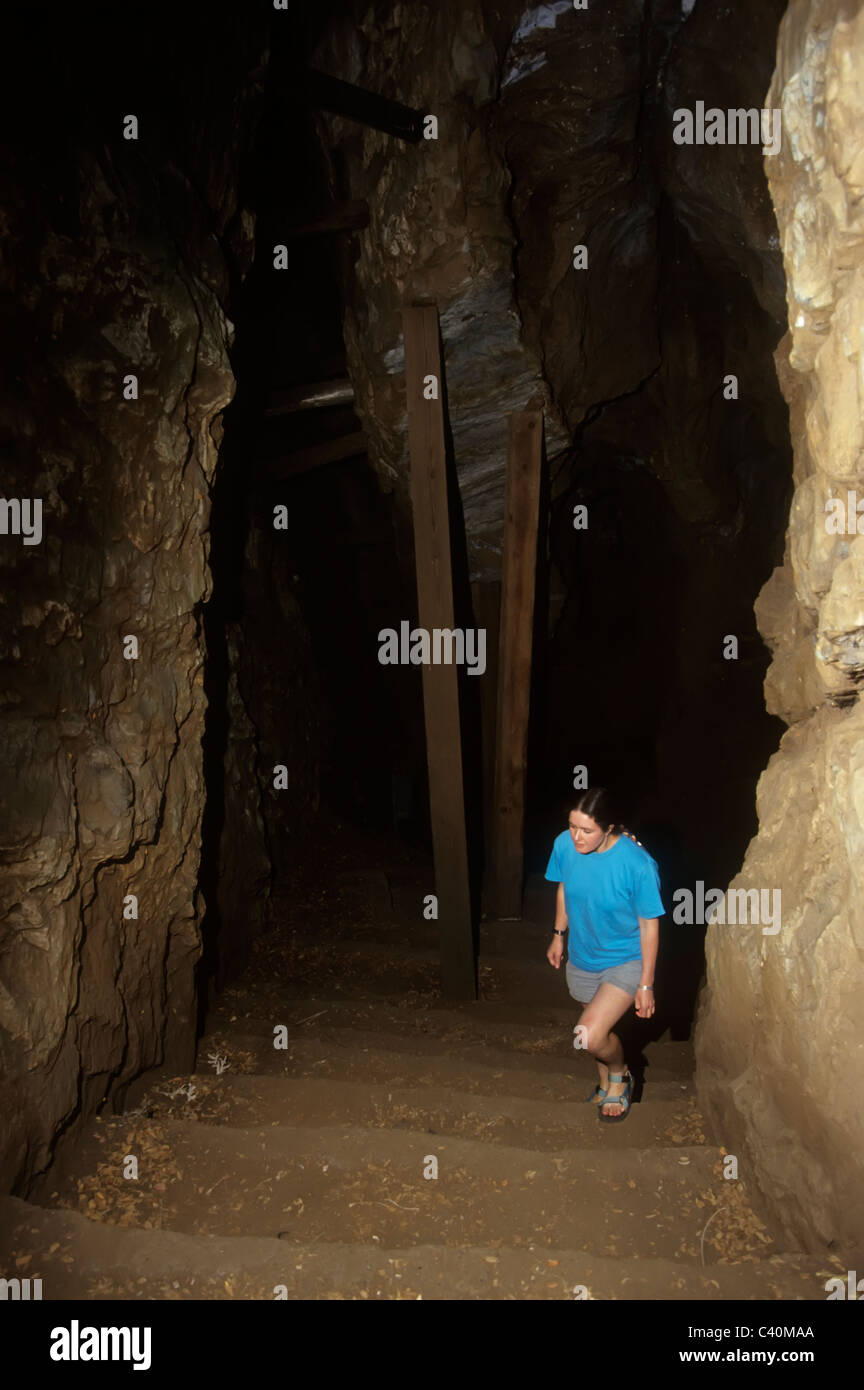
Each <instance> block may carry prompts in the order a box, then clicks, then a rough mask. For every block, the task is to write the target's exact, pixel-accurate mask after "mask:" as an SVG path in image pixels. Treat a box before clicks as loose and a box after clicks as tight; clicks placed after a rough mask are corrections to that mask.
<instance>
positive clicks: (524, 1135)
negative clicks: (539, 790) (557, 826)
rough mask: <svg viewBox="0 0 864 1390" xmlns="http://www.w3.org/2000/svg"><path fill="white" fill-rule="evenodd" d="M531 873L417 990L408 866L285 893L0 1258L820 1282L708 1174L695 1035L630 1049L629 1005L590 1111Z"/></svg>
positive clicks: (246, 1271) (48, 1285) (511, 1289)
mask: <svg viewBox="0 0 864 1390" xmlns="http://www.w3.org/2000/svg"><path fill="white" fill-rule="evenodd" d="M546 888H548V885H544V886H543V887H541V886H540V885H534V886H532V890H531V893H529V896H528V899H527V900H526V911H529V910H532V906H533V913H534V916H535V917H536V918H537V922H536V923H535V922H532V921H531V920H525V921H523V922H521V923H492V924H489V925H487V926H484V928H483V930H482V933H481V984H482V992H483V998H482V1000H481V1001H480V1002H477V1003H471V1004H452V1003H447V1002H445V1001H442V1000H441V998H440V996H439V994H438V990H437V957H436V951H435V947H436V940H437V925H436V924H435V923H434V922H429V923H427V922H422V923H421V924H418V922H417V917H418V911H417V902H418V901H422V893H423V892H424V891H427V890H425V889H424V888H423V885H422V882H421V881H420V879H419V878H418V877H417V875H416V871H415V872H409V871H405V870H403V871H402V872H401V874H400V873H398V872H395V871H394V873H393V874H391V875H389V876H386V877H385V876H384V875H369V876H366V879H365V881H363V882H361V883H360V885H359V888H358V889H357V892H356V893H355V899H356V902H355V907H354V909H353V911H352V912H350V913H349V914H347V915H348V917H349V918H350V920H344V921H343V926H342V929H341V931H339V932H338V933H337V932H334V931H331V930H327V931H325V932H322V931H321V930H320V928H319V929H317V930H313V929H312V927H311V926H310V925H309V921H310V919H309V917H308V915H307V916H306V918H305V920H303V921H295V922H293V923H292V922H291V921H290V911H289V910H288V909H289V907H290V904H289V901H288V899H285V900H284V901H283V903H282V905H281V909H278V907H277V917H278V916H279V915H280V911H281V913H282V918H283V923H282V928H281V930H279V931H274V932H272V933H270V934H268V935H267V936H266V937H264V938H262V940H261V941H260V942H259V947H260V949H258V950H256V954H255V958H254V960H253V962H252V964H251V965H250V968H249V969H248V970H247V972H246V974H245V975H244V977H243V979H242V980H241V981H240V982H239V983H238V984H237V985H236V986H235V987H233V988H231V989H228V990H226V991H225V992H224V993H223V994H222V995H221V996H219V997H218V999H217V1000H216V1002H215V1007H214V1008H213V1009H212V1011H211V1014H210V1016H209V1020H208V1026H207V1032H206V1035H205V1036H204V1038H202V1040H201V1042H200V1045H199V1051H198V1057H199V1061H198V1068H197V1070H196V1072H195V1074H194V1075H192V1076H189V1077H174V1078H161V1079H159V1080H157V1081H155V1082H154V1081H153V1080H152V1078H151V1079H150V1082H149V1083H148V1089H147V1090H146V1092H144V1093H143V1094H141V1095H139V1096H137V1097H134V1099H135V1100H136V1102H137V1103H135V1104H134V1106H133V1108H132V1109H131V1110H127V1112H126V1113H125V1114H123V1115H114V1116H106V1115H103V1116H100V1117H98V1118H97V1119H96V1120H95V1121H94V1122H93V1123H92V1124H91V1125H90V1127H89V1129H88V1131H87V1132H86V1134H85V1135H84V1136H82V1139H81V1141H80V1143H78V1144H77V1145H76V1146H75V1148H74V1152H70V1153H67V1154H65V1155H64V1156H63V1158H62V1159H61V1160H60V1161H59V1162H58V1163H57V1164H56V1165H55V1167H54V1169H53V1170H52V1171H51V1172H50V1173H49V1174H48V1175H47V1177H46V1179H45V1180H43V1181H42V1182H41V1183H40V1184H39V1186H38V1188H37V1189H35V1190H34V1191H33V1192H32V1193H31V1198H30V1201H28V1202H25V1201H22V1200H20V1199H17V1198H11V1197H10V1198H5V1199H3V1200H2V1202H0V1251H2V1265H3V1268H2V1269H0V1273H5V1275H6V1277H11V1276H13V1275H17V1276H19V1277H21V1278H27V1277H29V1278H31V1279H33V1278H36V1277H38V1278H41V1279H42V1281H43V1298H46V1299H47V1298H52V1299H66V1298H69V1299H81V1298H84V1299H115V1298H119V1299H149V1298H155V1299H160V1300H163V1299H199V1298H209V1299H219V1298H222V1299H225V1298H241V1299H270V1300H272V1299H274V1298H275V1297H279V1296H282V1297H287V1298H289V1299H420V1298H422V1299H477V1300H485V1299H499V1298H500V1299H567V1300H570V1299H573V1298H575V1297H580V1298H589V1299H706V1300H707V1299H740V1298H743V1299H818V1300H824V1298H825V1291H824V1282H825V1279H826V1278H827V1277H830V1276H831V1275H832V1274H836V1273H840V1274H843V1273H844V1272H845V1269H846V1265H845V1263H844V1262H843V1259H842V1256H839V1255H838V1256H835V1257H832V1258H831V1259H830V1261H829V1260H828V1257H818V1256H812V1255H807V1254H805V1253H803V1252H800V1251H790V1250H788V1249H780V1248H778V1247H777V1246H776V1245H775V1243H774V1240H773V1238H772V1233H771V1232H770V1230H768V1229H766V1228H765V1227H764V1226H763V1224H762V1222H761V1221H760V1220H759V1218H758V1216H757V1215H756V1213H755V1212H754V1211H753V1210H752V1208H751V1206H750V1203H749V1201H748V1197H747V1190H746V1183H745V1182H744V1181H738V1182H730V1181H726V1180H724V1178H723V1176H722V1156H723V1150H722V1148H721V1147H719V1145H718V1143H717V1142H716V1140H717V1136H709V1135H708V1134H707V1133H706V1129H705V1124H704V1121H703V1120H702V1117H701V1115H700V1114H699V1111H698V1106H697V1102H696V1097H695V1094H694V1089H693V1082H692V1074H693V1059H692V1054H691V1048H690V1044H689V1043H685V1042H672V1041H669V1040H668V1039H663V1038H660V1039H658V1040H656V1041H652V1042H646V1043H644V1044H643V1045H642V1047H641V1048H640V1046H639V1043H638V1039H639V1033H638V1029H639V1028H640V1026H642V1025H640V1024H639V1022H638V1021H636V1020H635V1019H632V1016H631V1022H630V1025H629V1028H628V1030H627V1034H626V1036H627V1039H628V1046H627V1052H628V1062H629V1063H630V1065H631V1068H632V1069H633V1070H634V1071H635V1072H636V1074H637V1088H636V1103H635V1104H634V1105H633V1107H632V1110H631V1113H630V1115H629V1117H628V1118H627V1120H626V1121H624V1122H623V1123H621V1124H617V1125H605V1124H601V1123H599V1121H598V1117H597V1113H596V1110H595V1107H594V1106H592V1105H586V1104H584V1103H583V1101H584V1099H585V1097H586V1096H587V1095H588V1094H589V1093H590V1091H591V1088H592V1085H593V1082H594V1079H595V1076H596V1071H595V1068H594V1066H593V1063H592V1062H591V1060H590V1058H588V1057H586V1056H585V1055H584V1054H582V1053H580V1052H577V1051H575V1050H574V1049H573V1046H572V1040H573V1027H574V1024H575V1021H576V1018H577V1016H578V1015H577V1010H576V1006H575V1005H573V1004H572V1002H571V1001H570V1000H569V996H568V995H567V992H566V986H565V983H564V979H563V971H562V972H561V973H560V974H558V973H556V972H554V971H553V970H552V969H551V968H550V967H549V965H548V964H547V962H546V961H545V958H544V953H545V949H546V945H547V944H548V940H549V930H548V925H542V923H543V922H545V921H546V920H547V918H548V912H547V911H546V910H545V907H546V904H545V899H544V898H543V896H542V895H543V892H544V889H546ZM532 894H533V895H534V896H533V898H532ZM356 903H360V904H361V907H357V906H356ZM409 921H410V923H411V926H410V928H409V927H408V926H407V925H406V923H407V922H409ZM409 941H410V945H408V944H407V943H408V942H409ZM274 1030H278V1031H274ZM631 1039H632V1041H630V1040H631ZM274 1041H275V1042H278V1043H281V1044H284V1045H283V1046H274ZM130 1157H134V1159H135V1160H136V1161H137V1172H138V1176H137V1178H133V1177H129V1176H124V1167H125V1169H126V1171H127V1172H128V1171H129V1159H130ZM436 1174H437V1175H436ZM826 1261H828V1262H826Z"/></svg>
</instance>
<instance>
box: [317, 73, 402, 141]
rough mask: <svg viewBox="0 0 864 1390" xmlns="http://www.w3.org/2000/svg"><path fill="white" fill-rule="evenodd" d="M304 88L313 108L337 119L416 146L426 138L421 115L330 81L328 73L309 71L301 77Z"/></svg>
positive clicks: (346, 84) (370, 93)
mask: <svg viewBox="0 0 864 1390" xmlns="http://www.w3.org/2000/svg"><path fill="white" fill-rule="evenodd" d="M301 86H302V89H303V92H304V94H305V98H306V101H307V102H308V103H309V105H310V106H317V107H320V108H321V110H323V111H332V112H334V113H335V114H336V115H338V116H346V117H347V118H348V120H349V121H359V122H360V124H361V125H369V126H372V128H373V129H374V130H383V131H385V132H386V134H387V135H395V136H396V137H397V138H398V139H400V140H408V141H410V142H411V143H412V144H416V142H417V141H418V140H422V138H423V116H424V113H423V112H422V111H415V110H414V109H413V107H411V106H403V104H402V103H401V102H400V101H390V100H389V98H387V97H382V96H379V95H378V93H377V92H367V91H365V90H364V89H363V88H362V87H355V86H354V85H353V83H351V82H343V81H342V80H341V79H340V78H338V77H330V76H329V74H328V73H326V72H318V71H316V69H315V68H307V69H306V70H305V72H304V73H303V74H302V77H301Z"/></svg>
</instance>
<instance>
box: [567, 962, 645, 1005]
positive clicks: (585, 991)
mask: <svg viewBox="0 0 864 1390" xmlns="http://www.w3.org/2000/svg"><path fill="white" fill-rule="evenodd" d="M564 973H565V975H566V977H567V988H568V989H569V991H570V993H571V995H572V997H573V998H574V999H575V1000H576V1001H577V1002H578V1003H579V1004H590V1003H591V1000H592V999H593V998H594V995H595V994H596V993H597V991H598V989H599V988H600V986H601V985H617V986H618V988H619V989H626V991H627V993H628V994H629V995H631V997H632V998H634V999H635V997H636V987H637V985H638V984H639V981H640V980H641V978H642V961H641V960H627V961H625V962H624V964H623V965H610V966H608V967H607V969H606V970H580V969H579V968H578V966H575V965H572V964H571V963H570V961H569V960H568V962H567V967H566V969H565V972H564Z"/></svg>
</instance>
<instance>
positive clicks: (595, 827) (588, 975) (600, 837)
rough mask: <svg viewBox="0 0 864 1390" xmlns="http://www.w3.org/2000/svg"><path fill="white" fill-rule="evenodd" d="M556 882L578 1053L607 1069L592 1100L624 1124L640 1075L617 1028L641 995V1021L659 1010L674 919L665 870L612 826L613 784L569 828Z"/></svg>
mask: <svg viewBox="0 0 864 1390" xmlns="http://www.w3.org/2000/svg"><path fill="white" fill-rule="evenodd" d="M546 877H547V879H549V880H550V881H551V882H552V883H557V884H558V900H557V906H556V910H555V935H554V937H553V939H552V944H551V946H550V947H549V949H548V951H547V952H546V959H547V960H548V961H549V964H550V965H553V966H554V967H555V969H556V970H558V969H560V966H561V958H562V956H563V954H564V934H565V932H566V931H568V930H569V932H570V937H569V941H568V960H567V968H566V972H565V973H566V977H567V986H568V988H569V990H570V993H571V995H572V996H573V998H574V999H575V1000H576V1001H577V1002H578V1003H580V1004H584V1005H585V1008H584V1009H583V1011H582V1014H581V1016H580V1018H579V1023H578V1024H577V1027H576V1030H575V1031H576V1034H577V1038H578V1044H577V1045H578V1046H581V1047H584V1048H585V1050H586V1052H589V1053H590V1054H591V1056H592V1057H593V1058H594V1059H595V1061H596V1062H597V1068H598V1071H599V1073H600V1082H599V1085H598V1086H597V1087H596V1088H595V1090H594V1091H593V1092H592V1094H591V1095H590V1096H589V1097H588V1100H589V1102H592V1103H593V1104H595V1105H597V1107H598V1109H599V1112H600V1119H601V1120H605V1121H607V1122H615V1121H620V1120H624V1119H626V1117H627V1114H628V1113H629V1110H630V1096H631V1091H632V1085H633V1078H632V1076H631V1075H630V1072H629V1071H628V1069H627V1066H626V1064H625V1061H624V1050H623V1048H622V1046H621V1040H620V1038H619V1037H618V1036H617V1035H616V1034H615V1033H613V1032H612V1031H611V1030H612V1028H613V1026H614V1025H615V1024H616V1023H617V1022H618V1020H619V1018H621V1017H622V1015H623V1014H625V1013H626V1012H627V1010H628V1009H629V1007H630V1004H631V1001H632V1000H633V999H634V998H635V1001H636V1015H637V1017H638V1018H651V1016H652V1014H653V1013H654V966H655V964H656V961H657V942H658V937H659V923H658V918H659V917H662V915H663V912H664V907H663V900H662V898H661V897H660V876H659V873H658V871H657V865H656V863H655V862H654V860H653V859H652V858H651V855H650V854H649V853H648V852H647V850H645V849H643V848H642V846H641V845H640V844H638V843H637V841H635V840H634V839H633V837H632V836H631V835H629V832H627V831H625V830H624V829H623V827H621V826H618V827H616V825H615V823H614V821H613V819H612V809H611V806H610V801H609V794H608V792H607V791H606V788H605V787H592V788H589V789H588V790H587V791H584V792H582V793H581V795H580V796H579V797H578V799H577V801H576V802H575V804H574V807H573V810H572V811H571V812H570V816H569V824H568V828H567V830H565V831H563V832H562V834H560V835H559V836H558V837H557V839H556V840H555V843H554V845H553V847H552V854H551V856H550V859H549V865H548V867H547V869H546Z"/></svg>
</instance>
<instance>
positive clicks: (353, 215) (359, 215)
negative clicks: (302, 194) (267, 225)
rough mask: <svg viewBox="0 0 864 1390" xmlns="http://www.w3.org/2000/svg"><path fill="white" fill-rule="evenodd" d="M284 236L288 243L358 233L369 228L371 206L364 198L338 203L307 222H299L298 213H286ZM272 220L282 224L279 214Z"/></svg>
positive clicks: (315, 214) (272, 215)
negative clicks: (343, 233) (344, 233)
mask: <svg viewBox="0 0 864 1390" xmlns="http://www.w3.org/2000/svg"><path fill="white" fill-rule="evenodd" d="M284 217H285V225H284V229H283V230H282V236H283V237H284V238H285V240H286V241H300V240H302V239H304V238H306V237H313V236H336V235H338V234H340V233H341V232H357V231H360V230H361V229H362V228H363V227H368V226H369V204H368V203H367V202H364V200H363V199H362V198H355V199H354V201H353V202H350V203H338V204H335V205H334V206H333V207H329V208H323V209H321V210H320V211H319V212H316V213H313V214H312V215H311V216H309V217H307V218H306V219H305V221H303V222H298V221H297V215H296V213H290V214H288V213H285V214H284ZM271 218H272V220H273V221H274V222H276V223H277V225H278V224H279V223H280V222H281V220H282V219H281V217H280V214H279V212H278V210H277V211H276V212H273V213H272V214H271Z"/></svg>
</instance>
